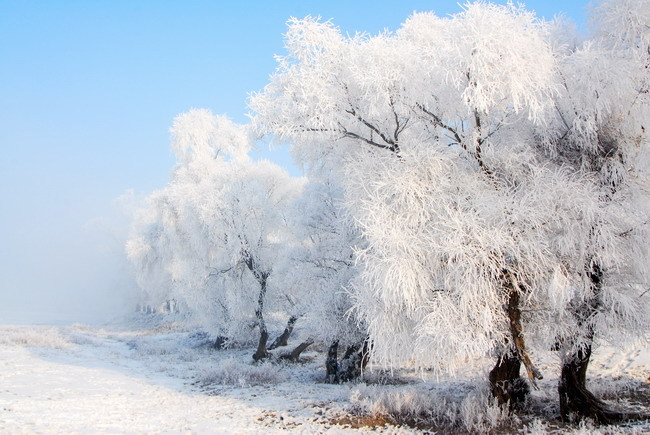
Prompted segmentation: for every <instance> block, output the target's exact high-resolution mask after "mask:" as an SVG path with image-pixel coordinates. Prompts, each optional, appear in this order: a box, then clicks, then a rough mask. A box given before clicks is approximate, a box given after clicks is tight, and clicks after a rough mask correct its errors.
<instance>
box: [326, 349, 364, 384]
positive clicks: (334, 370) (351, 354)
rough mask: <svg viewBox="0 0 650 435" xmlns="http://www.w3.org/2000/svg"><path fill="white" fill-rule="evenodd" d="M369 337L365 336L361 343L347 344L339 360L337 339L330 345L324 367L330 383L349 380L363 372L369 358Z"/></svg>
mask: <svg viewBox="0 0 650 435" xmlns="http://www.w3.org/2000/svg"><path fill="white" fill-rule="evenodd" d="M369 343H370V340H369V338H366V339H365V340H364V341H363V343H362V344H355V345H352V346H348V348H347V349H346V350H345V354H344V355H343V358H341V361H340V362H339V361H338V358H337V352H338V346H339V343H338V341H335V342H334V343H332V345H331V346H330V348H329V350H328V352H327V361H326V362H325V367H326V370H327V380H328V381H329V382H331V383H334V384H338V383H340V382H349V381H352V380H354V379H357V378H358V377H360V376H361V374H362V373H363V370H364V369H365V368H366V366H367V365H368V360H369V359H370V349H369Z"/></svg>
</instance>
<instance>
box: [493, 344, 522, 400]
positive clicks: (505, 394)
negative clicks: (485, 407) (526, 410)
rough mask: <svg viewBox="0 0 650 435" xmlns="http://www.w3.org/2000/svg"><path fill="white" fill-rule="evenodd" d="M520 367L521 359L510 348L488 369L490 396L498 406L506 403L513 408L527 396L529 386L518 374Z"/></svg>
mask: <svg viewBox="0 0 650 435" xmlns="http://www.w3.org/2000/svg"><path fill="white" fill-rule="evenodd" d="M520 368H521V361H519V357H518V356H517V355H516V353H515V352H514V349H512V351H511V352H504V354H503V355H501V356H500V357H499V359H498V360H497V363H496V365H495V366H494V368H493V369H492V370H491V371H490V376H489V379H490V387H491V391H492V396H493V397H494V398H495V399H496V400H497V403H498V404H499V405H500V406H501V405H505V404H506V403H507V404H508V405H509V406H510V408H514V407H516V406H518V405H520V404H521V403H523V402H524V401H525V400H526V397H528V393H529V392H530V388H529V387H528V383H526V380H525V379H524V378H522V377H521V376H519V369H520Z"/></svg>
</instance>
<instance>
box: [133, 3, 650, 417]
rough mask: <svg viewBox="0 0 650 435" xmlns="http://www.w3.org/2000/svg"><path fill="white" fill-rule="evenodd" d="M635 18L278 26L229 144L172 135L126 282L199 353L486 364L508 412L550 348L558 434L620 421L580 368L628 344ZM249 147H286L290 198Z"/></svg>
mask: <svg viewBox="0 0 650 435" xmlns="http://www.w3.org/2000/svg"><path fill="white" fill-rule="evenodd" d="M643 3H644V2H643V1H642V0H610V1H606V2H602V3H601V4H600V5H599V6H598V7H596V8H595V9H594V14H593V22H594V31H593V36H592V38H591V39H589V40H584V41H579V39H580V38H579V37H578V36H576V35H575V34H574V33H573V32H572V30H571V27H570V25H568V24H566V23H564V22H562V21H555V22H552V23H549V22H545V21H541V20H539V19H537V18H535V16H534V14H532V13H531V12H528V11H526V10H525V9H523V7H515V6H513V5H508V6H501V5H494V4H489V3H483V2H476V3H472V4H468V5H466V6H465V7H464V8H463V10H462V11H461V12H460V13H458V14H456V15H453V16H451V17H447V18H440V17H437V16H435V15H434V14H431V13H416V14H414V15H413V16H411V17H410V18H409V19H408V20H407V21H406V22H405V23H404V24H403V25H402V26H401V28H400V29H399V30H398V31H397V32H395V33H389V32H385V33H382V34H379V35H376V36H369V35H365V34H358V35H355V36H343V35H342V34H341V32H340V31H339V30H338V29H337V28H336V27H335V26H334V25H333V24H332V23H330V22H321V21H319V20H318V19H314V18H311V17H307V18H305V19H302V20H298V19H292V20H290V21H289V29H288V32H287V34H286V36H285V37H286V49H287V54H286V55H284V56H281V57H278V62H279V65H278V69H277V71H276V73H275V74H274V75H273V76H272V77H271V80H270V83H269V84H268V85H267V87H266V88H265V89H264V91H263V92H261V93H259V94H256V95H253V97H252V98H251V108H252V110H253V112H254V116H253V120H252V125H251V126H249V127H243V126H236V125H234V124H233V123H231V122H229V121H228V120H226V119H224V118H222V117H214V116H212V115H211V114H209V113H208V112H206V111H192V112H189V113H188V114H185V115H181V116H179V117H178V118H177V119H176V121H175V123H174V127H173V130H172V131H173V135H174V141H173V147H174V150H175V151H176V153H177V156H178V158H179V164H178V166H177V168H176V169H175V171H174V175H173V177H172V180H171V182H170V185H169V186H168V187H167V188H165V189H163V190H161V191H159V192H156V193H154V194H153V195H152V196H151V197H150V199H149V205H148V207H147V208H146V209H145V210H143V211H142V212H141V214H140V216H139V218H138V222H139V223H138V228H139V230H138V233H137V234H138V235H137V237H135V238H134V239H132V240H131V241H130V242H129V245H128V252H129V255H130V257H131V259H132V260H133V261H134V264H135V265H136V270H137V271H138V276H139V280H140V283H141V286H142V287H143V288H145V289H146V290H147V291H148V292H150V293H151V294H156V295H158V296H159V297H164V298H172V297H173V298H174V299H176V300H179V301H183V303H185V304H186V306H187V307H188V309H189V310H190V311H191V312H193V313H195V314H196V315H197V316H199V317H201V318H202V319H203V320H204V324H205V325H206V327H209V328H211V330H212V331H213V332H214V333H215V335H217V336H220V337H227V338H228V339H229V340H246V339H247V338H249V335H250V333H251V332H252V331H253V330H256V331H258V332H259V340H258V347H257V351H256V352H255V358H256V359H260V358H264V357H266V356H268V351H267V348H268V346H267V344H266V340H267V337H268V331H267V327H266V322H267V317H268V315H270V314H267V313H272V314H273V315H277V314H278V313H282V314H284V316H285V317H289V320H290V321H289V324H288V325H287V327H289V326H292V325H293V323H295V319H298V318H302V319H304V320H303V321H304V322H305V327H306V328H307V329H308V330H309V331H311V333H312V334H313V335H312V337H311V339H319V340H324V341H327V342H328V343H331V346H330V356H331V357H330V358H329V359H328V363H327V367H328V375H330V376H331V378H332V379H334V380H337V379H338V380H345V379H348V378H349V377H350V376H351V375H352V374H354V373H356V372H358V369H360V368H361V367H362V366H363V365H364V364H365V363H366V362H367V359H368V357H371V358H372V359H373V360H374V361H376V362H377V363H381V364H385V365H388V366H390V367H399V366H401V365H403V364H405V363H409V364H413V363H415V364H416V365H417V366H419V367H423V368H429V369H434V370H443V371H448V372H453V371H454V369H455V368H456V367H458V365H459V364H464V363H466V361H468V360H472V359H475V358H479V357H484V356H486V355H492V356H494V358H495V361H496V364H495V366H494V369H493V370H492V371H491V372H490V374H489V380H490V382H491V385H492V392H493V394H494V396H495V398H496V399H497V400H498V401H499V402H500V403H506V402H509V403H510V404H514V403H516V402H518V401H520V400H522V399H523V398H524V397H525V395H526V392H527V390H528V385H529V384H530V385H532V386H535V383H536V380H537V379H541V377H542V373H540V372H539V370H538V369H537V368H536V367H535V364H534V358H533V357H532V356H531V353H530V349H531V348H543V349H551V348H552V349H556V350H558V352H559V354H560V357H561V362H562V369H561V376H560V384H559V387H558V391H559V397H560V405H561V412H562V415H563V416H564V417H568V416H569V414H572V413H577V414H579V415H582V416H590V417H594V418H596V419H598V420H599V421H602V422H608V421H612V420H614V419H616V418H619V417H621V415H620V414H616V413H613V412H611V411H610V410H608V409H607V408H606V407H604V406H603V404H602V403H600V402H599V401H598V400H597V399H596V398H595V397H594V396H593V395H591V393H590V392H589V391H588V390H587V389H586V370H587V367H588V364H589V359H590V356H591V350H592V346H593V344H594V343H595V342H596V340H608V339H609V340H617V341H618V342H620V340H621V339H624V338H628V339H630V338H632V339H639V338H642V337H643V335H644V334H646V333H647V330H648V326H649V325H648V321H649V319H650V316H649V315H648V314H650V313H649V312H648V311H649V310H648V303H647V300H648V286H649V280H648V278H649V277H648V260H647V258H648V257H647V254H648V253H647V248H648V215H649V212H650V209H649V205H650V201H649V199H650V198H649V194H650V181H649V180H650V177H649V176H648V175H649V174H648V170H649V169H650V165H649V163H650V159H649V153H648V151H649V150H648V134H647V131H646V128H648V125H650V122H649V121H650V110H649V108H650V92H649V89H650V72H649V68H650V11H648V8H644V7H643ZM252 134H255V135H261V134H266V135H271V136H273V137H277V138H279V140H287V141H290V142H291V144H292V147H293V150H294V154H295V155H296V157H297V159H298V161H299V162H300V163H301V164H303V165H304V167H305V168H306V171H307V175H308V176H309V180H304V179H292V178H291V177H289V176H287V174H286V173H285V172H284V171H282V170H281V169H279V168H277V167H275V166H274V165H272V164H270V163H268V162H253V161H251V160H250V158H248V157H247V154H246V153H247V151H248V149H249V148H250V146H251V143H252V141H253V136H252ZM311 339H310V340H311ZM341 341H343V342H344V343H345V345H347V346H348V349H347V352H346V356H347V358H346V361H345V364H337V359H336V353H337V348H338V345H339V342H341ZM309 342H310V341H308V342H307V343H303V345H307V344H308V343H309ZM521 365H523V366H524V368H525V372H526V376H525V379H522V378H520V375H519V373H520V366H521ZM342 367H343V368H342ZM349 367H353V368H354V369H355V370H353V371H350V370H348V369H349Z"/></svg>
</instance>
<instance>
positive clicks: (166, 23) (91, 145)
mask: <svg viewBox="0 0 650 435" xmlns="http://www.w3.org/2000/svg"><path fill="white" fill-rule="evenodd" d="M497 3H506V2H505V1H499V2H497ZM526 4H527V6H528V8H529V9H532V10H535V11H537V13H538V15H539V16H542V17H545V18H548V19H551V18H553V16H554V15H556V14H559V13H563V14H565V15H566V16H567V17H569V18H570V19H572V20H573V21H574V22H576V23H577V24H578V26H579V28H585V27H586V25H585V23H584V16H585V13H586V7H587V4H588V2H587V1H583V0H579V1H575V2H562V1H557V0H553V1H544V0H536V1H528V2H526ZM415 10H418V11H428V10H432V11H435V12H436V13H437V14H438V15H440V16H444V15H446V14H449V13H455V12H458V11H459V10H460V9H459V6H458V4H457V2H456V1H455V0H431V1H417V0H404V1H401V2H386V4H385V5H384V4H382V5H379V4H378V3H377V2H374V1H373V2H371V1H366V0H363V1H357V2H344V1H328V2H318V1H273V2H264V1H248V2H229V1H197V2H172V1H138V2H133V1H126V0H125V1H98V2H84V1H63V0H61V1H57V2H50V1H19V0H15V1H14V0H3V1H0V62H1V63H0V66H1V67H0V151H1V152H0V323H70V322H84V323H91V324H97V323H102V322H105V321H108V320H110V319H112V318H114V317H116V316H119V315H120V314H122V313H125V312H128V311H132V310H133V309H134V308H135V304H136V303H137V301H138V296H139V292H138V290H137V287H136V285H135V283H134V281H133V279H132V277H131V273H130V269H129V265H128V262H127V260H126V258H125V255H124V248H123V245H124V240H125V238H126V236H127V235H128V231H129V221H130V218H129V214H130V213H131V212H132V211H133V209H134V208H135V207H137V205H138V204H139V203H140V201H141V200H142V198H144V197H145V196H146V195H147V194H148V193H150V192H151V191H153V190H155V189H158V188H162V187H164V186H165V184H166V183H167V179H168V176H169V173H170V170H171V169H172V168H173V165H174V158H173V156H172V154H171V152H170V150H169V132H168V131H169V126H170V125H171V123H172V119H173V118H174V116H175V115H177V114H178V113H181V112H184V111H187V110H189V109H190V108H207V109H210V110H211V111H212V112H213V113H215V114H220V113H225V114H227V115H228V116H229V117H231V119H233V120H234V121H236V122H240V123H244V122H246V120H247V117H246V114H247V112H248V110H247V108H246V103H247V95H248V93H250V92H254V91H259V90H261V89H262V88H263V87H264V85H265V84H266V82H267V80H268V76H269V75H270V74H271V73H272V72H273V71H274V69H275V60H274V58H273V55H274V54H282V53H283V48H282V47H283V41H282V34H283V33H284V31H285V22H286V20H287V19H288V18H289V17H291V16H296V17H304V16H306V15H312V16H321V17H323V18H325V19H329V18H332V19H333V22H334V23H335V24H336V25H338V26H339V27H340V28H341V29H342V30H343V31H344V32H348V33H350V34H353V33H355V32H356V31H366V32H369V33H377V32H379V31H382V30H383V29H385V28H387V29H396V28H397V27H398V26H399V24H400V23H401V22H403V21H404V20H405V19H406V18H407V17H408V16H409V15H410V14H411V13H412V12H413V11H415ZM255 157H256V158H260V159H261V158H268V159H271V160H273V161H274V162H276V163H278V164H279V165H281V166H284V167H285V168H287V169H288V170H289V172H290V173H292V174H293V175H300V173H301V171H300V168H297V167H295V166H294V165H293V164H292V163H291V158H290V156H289V151H288V149H287V147H286V146H284V147H282V146H276V147H275V149H274V150H273V151H272V152H271V151H269V150H268V149H267V147H266V146H265V145H264V144H260V147H259V149H258V150H257V151H256V152H255Z"/></svg>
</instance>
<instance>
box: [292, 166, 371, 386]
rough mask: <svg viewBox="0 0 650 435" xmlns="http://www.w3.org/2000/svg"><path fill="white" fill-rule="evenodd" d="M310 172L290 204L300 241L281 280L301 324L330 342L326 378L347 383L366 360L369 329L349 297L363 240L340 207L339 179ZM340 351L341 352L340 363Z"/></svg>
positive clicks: (359, 370) (357, 374) (314, 335)
mask: <svg viewBox="0 0 650 435" xmlns="http://www.w3.org/2000/svg"><path fill="white" fill-rule="evenodd" d="M310 175H311V178H310V181H309V183H308V184H307V185H306V186H305V190H304V192H303V195H302V197H301V199H300V200H298V201H296V203H295V204H294V208H293V210H294V212H293V213H292V217H293V219H292V220H291V222H292V227H293V229H294V235H295V237H296V238H297V239H298V240H299V243H296V244H294V245H293V246H292V247H291V248H292V249H291V250H290V251H289V252H288V253H287V255H286V258H285V261H286V262H285V267H284V270H283V273H284V274H285V275H286V277H287V278H286V280H285V282H289V283H291V285H292V286H293V287H294V288H296V289H298V291H297V292H296V294H297V295H298V296H297V299H298V300H299V305H300V307H301V312H302V313H304V318H305V322H304V326H305V328H306V329H308V330H309V331H311V334H312V335H313V337H314V338H315V339H317V340H319V341H321V342H325V343H329V344H330V347H329V352H328V359H327V362H326V368H327V378H328V380H329V381H331V382H339V381H347V380H350V379H351V378H353V377H356V376H359V375H360V374H361V369H362V368H363V366H364V364H365V362H367V358H364V356H365V355H367V343H366V338H367V331H366V329H365V327H364V325H363V324H362V323H361V322H360V321H359V319H357V318H356V317H355V316H354V313H353V312H352V310H351V308H352V302H353V301H352V298H351V297H350V283H351V280H352V278H353V277H354V276H355V274H356V271H357V268H356V267H355V261H354V249H357V248H358V247H359V246H360V245H361V243H362V242H361V240H360V238H359V233H358V231H357V230H356V228H355V227H354V226H353V225H351V223H350V221H349V219H348V218H347V217H346V216H345V215H344V212H343V210H342V204H341V201H342V199H343V192H342V189H341V186H340V183H338V182H337V181H336V180H335V178H334V177H332V176H331V173H330V172H329V171H313V170H312V171H310ZM301 293H302V294H301ZM339 349H344V350H345V352H344V354H343V357H342V359H341V361H339V358H338V351H339Z"/></svg>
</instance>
